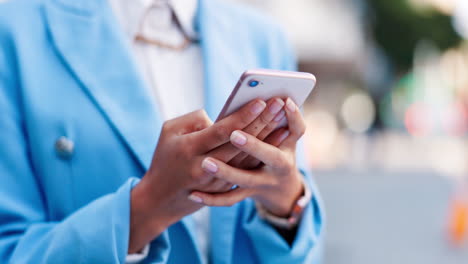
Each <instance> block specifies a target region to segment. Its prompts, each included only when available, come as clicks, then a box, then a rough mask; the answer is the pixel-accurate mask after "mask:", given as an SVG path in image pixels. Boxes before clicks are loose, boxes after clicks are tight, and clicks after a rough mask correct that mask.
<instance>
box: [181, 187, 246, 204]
mask: <svg viewBox="0 0 468 264" xmlns="http://www.w3.org/2000/svg"><path fill="white" fill-rule="evenodd" d="M252 193H253V192H252V190H251V189H246V188H237V189H234V190H231V191H229V192H225V193H217V194H212V193H205V192H199V191H195V192H192V193H191V194H190V195H189V199H190V200H192V201H194V202H197V203H201V204H204V205H207V206H233V205H235V204H236V203H239V202H241V201H243V200H244V199H246V198H248V197H250V196H251V195H252Z"/></svg>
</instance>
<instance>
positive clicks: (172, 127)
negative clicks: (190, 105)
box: [163, 109, 213, 136]
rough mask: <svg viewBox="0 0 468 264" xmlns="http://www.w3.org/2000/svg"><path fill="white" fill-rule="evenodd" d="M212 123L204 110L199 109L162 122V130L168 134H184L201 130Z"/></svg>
mask: <svg viewBox="0 0 468 264" xmlns="http://www.w3.org/2000/svg"><path fill="white" fill-rule="evenodd" d="M212 124H213V122H212V121H211V119H210V118H209V117H208V115H207V114H206V112H205V110H203V109H200V110H197V111H194V112H191V113H188V114H185V115H183V116H180V117H177V118H174V119H171V120H168V121H166V122H164V125H163V131H167V132H169V134H170V135H172V136H173V135H184V134H188V133H192V132H196V131H200V130H203V129H205V128H208V127H210V126H211V125H212Z"/></svg>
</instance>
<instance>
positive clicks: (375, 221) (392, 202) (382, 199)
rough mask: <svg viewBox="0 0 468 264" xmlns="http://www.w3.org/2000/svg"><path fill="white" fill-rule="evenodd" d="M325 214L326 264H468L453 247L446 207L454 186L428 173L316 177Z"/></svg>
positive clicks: (465, 250)
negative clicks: (323, 202) (325, 209)
mask: <svg viewBox="0 0 468 264" xmlns="http://www.w3.org/2000/svg"><path fill="white" fill-rule="evenodd" d="M315 176H316V179H317V181H318V184H319V186H320V188H321V191H322V195H323V198H324V201H325V207H326V208H327V239H326V249H327V250H326V254H325V260H326V261H325V263H327V264H373V263H379V264H441V263H443V264H459V263H468V243H464V244H463V245H458V246H457V245H453V244H452V243H451V241H450V237H449V235H448V232H447V230H448V227H447V226H448V213H449V208H448V206H447V205H448V204H449V202H450V199H452V198H453V197H452V194H453V188H454V186H453V185H452V184H451V182H450V181H449V180H448V179H447V178H446V177H444V176H441V175H439V174H434V173H431V172H428V171H420V172H413V173H407V172H389V171H383V170H378V169H373V170H366V171H352V170H351V171H350V170H335V171H316V172H315Z"/></svg>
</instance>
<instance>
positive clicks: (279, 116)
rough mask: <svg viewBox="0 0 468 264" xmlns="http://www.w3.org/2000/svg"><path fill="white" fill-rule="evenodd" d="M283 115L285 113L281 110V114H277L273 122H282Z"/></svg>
mask: <svg viewBox="0 0 468 264" xmlns="http://www.w3.org/2000/svg"><path fill="white" fill-rule="evenodd" d="M285 115H286V112H284V110H281V112H279V113H278V114H277V115H276V116H275V119H273V121H275V122H279V121H282V120H283V118H284V116H285Z"/></svg>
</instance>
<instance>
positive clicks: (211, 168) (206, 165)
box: [202, 158, 218, 173]
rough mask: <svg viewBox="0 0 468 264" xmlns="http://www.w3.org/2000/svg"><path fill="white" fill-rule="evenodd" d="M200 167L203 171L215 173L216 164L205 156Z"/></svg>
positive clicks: (216, 169)
mask: <svg viewBox="0 0 468 264" xmlns="http://www.w3.org/2000/svg"><path fill="white" fill-rule="evenodd" d="M202 168H203V169H204V170H205V171H207V172H211V173H216V172H217V171H218V165H216V163H214V162H213V161H211V160H210V159H209V158H206V159H204V160H203V162H202Z"/></svg>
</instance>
